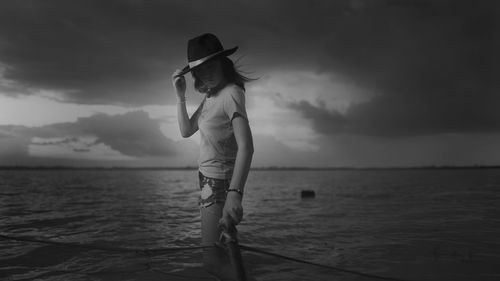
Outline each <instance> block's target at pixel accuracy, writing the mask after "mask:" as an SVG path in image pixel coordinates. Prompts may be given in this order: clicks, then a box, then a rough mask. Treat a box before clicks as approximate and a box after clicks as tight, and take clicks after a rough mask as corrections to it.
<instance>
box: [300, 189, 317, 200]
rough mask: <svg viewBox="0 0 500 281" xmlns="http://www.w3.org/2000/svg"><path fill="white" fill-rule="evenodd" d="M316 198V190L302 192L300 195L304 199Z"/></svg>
mask: <svg viewBox="0 0 500 281" xmlns="http://www.w3.org/2000/svg"><path fill="white" fill-rule="evenodd" d="M315 196H316V193H315V192H314V190H302V192H301V193H300V197H302V198H314V197H315Z"/></svg>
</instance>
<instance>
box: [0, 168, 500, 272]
mask: <svg viewBox="0 0 500 281" xmlns="http://www.w3.org/2000/svg"><path fill="white" fill-rule="evenodd" d="M305 190H310V191H313V192H314V193H315V197H314V198H302V197H301V192H302V191H305ZM198 193H199V189H198V177H197V171H196V170H189V169H187V170H161V169H151V170H148V169H137V170H136V169H123V170H120V169H114V170H113V169H82V170H79V169H59V170H58V169H47V170H33V169H31V170H0V235H2V236H1V238H0V280H120V281H122V280H212V279H210V277H209V276H208V275H205V274H204V271H203V270H202V269H201V268H202V258H201V257H202V251H203V250H202V249H199V248H196V247H197V246H199V245H200V243H201V239H200V212H199V209H198V206H197V199H198ZM243 207H244V220H243V222H242V223H241V224H240V225H239V226H238V239H239V243H240V244H241V245H244V246H248V247H252V249H260V250H263V251H264V252H265V253H258V252H255V251H248V250H242V257H243V262H244V265H245V269H246V272H247V273H248V275H251V276H252V278H253V280H262V281H264V280H266V281H267V280H287V281H288V280H329V281H330V280H338V281H348V280H349V281H352V280H367V281H368V280H384V279H383V278H387V279H386V280H414V281H417V280H421V281H447V280H453V281H461V280H491V281H493V280H500V169H392V170H391V169H388V170H383V169H381V170H369V169H367V170H296V169H291V170H251V171H250V175H249V177H248V181H247V185H246V187H245V195H244V201H243ZM79 245H82V246H79ZM179 247H184V249H180V250H179ZM172 248H173V249H172ZM123 249H126V250H123ZM127 249H128V250H127ZM146 249H147V250H148V251H146ZM154 249H156V251H155V250H154ZM169 249H170V250H169ZM122 250H123V251H122ZM268 253H273V254H277V255H279V256H276V255H274V256H273V255H270V254H268ZM311 263H315V264H319V265H322V266H318V265H313V264H311ZM378 278H380V279H378Z"/></svg>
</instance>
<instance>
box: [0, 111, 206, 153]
mask: <svg viewBox="0 0 500 281" xmlns="http://www.w3.org/2000/svg"><path fill="white" fill-rule="evenodd" d="M0 129H2V131H3V132H4V134H6V135H11V136H14V137H15V139H14V140H13V141H12V140H11V141H10V142H12V143H15V142H19V143H21V144H22V147H27V146H28V145H30V144H31V145H68V144H71V145H73V146H74V147H73V146H72V147H73V148H74V149H77V150H78V152H84V150H86V149H88V148H90V147H92V146H93V145H98V144H101V143H102V144H105V145H107V146H109V147H111V148H112V149H114V150H116V151H118V152H120V153H122V154H124V155H127V156H132V157H137V158H147V157H176V156H178V154H179V153H184V152H185V151H186V150H191V151H193V150H194V151H197V149H196V146H194V145H192V144H191V143H190V144H179V143H176V142H174V141H173V140H171V139H169V138H167V137H166V136H165V135H163V133H162V132H161V130H160V124H159V122H158V121H157V120H153V119H151V118H150V117H149V115H148V114H147V113H146V112H144V111H134V112H129V113H125V114H122V115H107V114H97V115H93V116H91V117H86V118H79V119H78V120H77V121H76V122H75V123H58V124H52V125H47V126H42V127H33V128H28V127H24V126H2V127H1V128H0ZM88 137H92V138H95V140H93V141H89V140H86V138H88ZM35 138H38V139H35ZM3 150H4V149H3V148H2V151H3ZM191 154H192V153H191Z"/></svg>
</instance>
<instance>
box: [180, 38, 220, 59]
mask: <svg viewBox="0 0 500 281" xmlns="http://www.w3.org/2000/svg"><path fill="white" fill-rule="evenodd" d="M223 50H224V48H223V47H222V43H221V42H220V41H219V39H218V38H217V37H216V36H215V35H213V34H211V33H205V34H202V35H200V36H198V37H195V38H193V39H190V40H189V41H188V61H189V62H193V61H196V60H199V59H202V58H204V57H207V56H210V55H212V54H215V53H217V52H220V51H223Z"/></svg>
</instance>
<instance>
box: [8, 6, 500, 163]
mask: <svg viewBox="0 0 500 281" xmlns="http://www.w3.org/2000/svg"><path fill="white" fill-rule="evenodd" d="M499 15H500V7H499V4H497V2H496V1H493V0H491V1H486V0H485V1H452V0H432V1H431V0H406V1H403V0H401V1H397V0H344V1H326V0H325V1H313V0H309V1H242V0H232V1H219V0H216V1H160V0H129V1H127V0H121V1H116V0H108V1H98V0H72V1H64V0H52V1H42V0H24V1H1V2H0V166H5V165H11V166H12V165H15V166H56V165H57V166H59V165H67V166H134V167H137V166H148V167H151V166H161V167H184V166H196V165H197V157H198V153H199V148H198V145H199V134H198V133H197V134H195V135H194V136H193V137H191V138H187V139H185V138H182V137H181V135H180V132H179V129H178V126H177V117H176V116H177V115H176V97H175V93H174V90H173V87H172V82H171V74H172V73H173V72H174V70H176V69H180V68H182V67H184V66H185V65H186V64H187V57H186V56H187V55H186V53H187V41H188V40H189V39H191V38H193V37H195V36H198V35H200V34H203V33H207V32H209V33H214V34H216V35H217V36H218V37H219V38H220V40H221V41H222V44H223V45H224V47H225V48H231V47H234V46H238V47H239V49H238V51H237V52H236V53H235V54H234V55H232V56H231V57H230V58H231V59H233V60H234V61H235V62H236V65H237V66H238V67H239V69H240V70H241V71H243V72H244V73H245V74H246V75H247V76H249V77H253V78H256V80H255V81H252V82H250V83H248V84H247V85H246V93H245V95H246V106H247V112H248V117H249V122H250V126H251V129H252V134H253V138H254V148H255V153H254V157H253V162H252V166H253V167H269V166H294V167H297V166H300V167H408V166H430V165H437V166H441V165H500V110H498V109H499V108H500V95H498V92H499V88H500V85H499V82H498V81H499V79H497V78H496V77H499V69H498V65H499V55H498V50H499V49H500V46H499V45H500V38H499V37H500V36H499V34H500V23H499ZM187 82H188V90H187V107H188V112H189V113H192V112H194V111H195V110H196V108H197V107H198V105H199V103H200V102H201V101H202V98H203V96H202V94H200V93H197V92H196V91H194V89H193V86H192V83H193V80H192V78H191V77H190V76H189V75H188V76H187Z"/></svg>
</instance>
